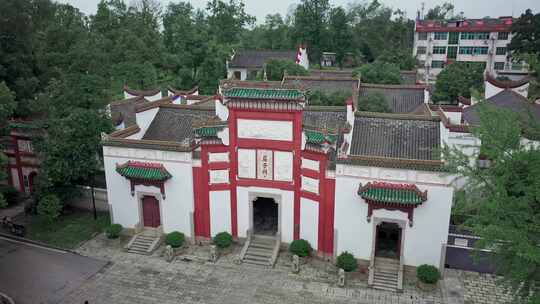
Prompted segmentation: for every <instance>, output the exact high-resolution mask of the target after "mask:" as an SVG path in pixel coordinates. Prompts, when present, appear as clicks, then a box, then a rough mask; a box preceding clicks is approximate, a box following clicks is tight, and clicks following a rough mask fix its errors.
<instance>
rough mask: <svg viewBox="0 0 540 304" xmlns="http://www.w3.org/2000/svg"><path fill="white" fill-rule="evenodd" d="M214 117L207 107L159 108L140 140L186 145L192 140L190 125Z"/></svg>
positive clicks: (212, 111)
mask: <svg viewBox="0 0 540 304" xmlns="http://www.w3.org/2000/svg"><path fill="white" fill-rule="evenodd" d="M213 116H214V110H213V109H212V108H209V107H204V108H203V107H199V108H197V107H189V106H183V107H181V106H166V107H160V108H159V111H158V112H157V114H156V117H155V118H154V120H153V121H152V123H151V124H150V126H149V127H148V130H147V131H146V133H145V134H144V136H143V138H142V139H146V140H159V141H171V142H180V143H183V144H188V143H189V141H190V140H191V139H193V138H194V133H193V126H192V123H193V121H195V120H200V119H207V118H210V117H213Z"/></svg>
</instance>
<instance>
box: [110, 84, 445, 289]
mask: <svg viewBox="0 0 540 304" xmlns="http://www.w3.org/2000/svg"><path fill="white" fill-rule="evenodd" d="M172 95H173V96H169V97H168V98H162V99H158V100H155V101H148V100H146V101H144V102H142V103H141V102H140V101H137V100H134V99H133V98H132V100H134V101H133V103H134V105H133V106H132V108H133V116H134V121H133V123H131V124H130V125H129V126H127V127H125V128H123V129H121V130H118V131H115V132H113V133H112V134H110V135H105V136H104V138H103V146H104V147H103V152H104V160H105V171H106V179H107V191H108V198H109V204H110V210H111V213H112V219H113V222H114V223H119V224H122V226H123V227H124V228H127V229H128V230H131V231H132V232H134V233H135V237H134V238H133V240H132V241H131V242H130V245H129V247H130V249H129V250H131V251H134V252H137V251H139V252H141V251H142V252H143V253H144V252H146V251H147V250H151V247H152V244H155V242H157V241H156V240H155V237H156V236H159V235H160V234H161V233H169V232H171V231H180V232H182V233H184V234H185V235H186V236H187V237H189V238H190V239H191V240H193V241H205V240H209V239H210V238H211V237H213V236H215V235H216V234H217V233H220V232H223V231H226V232H229V233H230V234H232V235H233V237H234V238H237V239H239V240H242V241H244V243H245V248H244V250H243V251H242V255H241V257H240V258H241V259H242V260H243V261H244V262H246V263H254V264H263V265H272V264H273V263H274V261H275V258H276V256H277V253H278V251H279V247H280V246H282V245H286V244H288V243H290V242H292V241H293V240H296V239H300V238H301V239H305V240H307V241H309V243H310V244H311V246H312V247H313V248H314V250H315V251H316V252H317V254H318V255H320V256H323V257H329V258H330V257H335V256H337V255H339V254H340V253H342V252H344V251H348V252H351V253H353V254H354V255H355V257H357V258H358V260H359V261H360V264H361V265H362V267H363V269H365V270H366V271H367V270H369V273H370V284H372V285H374V286H379V287H381V286H382V287H385V286H386V287H388V286H389V288H392V289H400V288H401V284H402V276H403V272H404V271H405V272H406V271H408V270H413V269H414V267H416V266H419V265H421V264H431V265H435V266H437V267H441V265H443V263H444V250H443V247H444V244H445V242H446V240H447V237H448V223H449V218H450V208H451V202H452V196H453V188H452V187H451V178H450V177H449V176H448V175H447V174H445V173H444V172H442V171H443V167H442V162H441V160H440V158H439V155H438V154H437V153H438V152H437V151H438V150H439V148H440V145H441V135H440V132H441V130H440V125H441V124H440V120H439V118H438V117H437V116H432V115H431V114H430V115H411V114H380V113H367V112H357V111H355V109H356V107H357V103H358V102H359V101H358V100H357V98H356V97H353V98H351V99H349V100H348V101H347V105H346V106H343V107H313V106H310V105H309V100H308V99H307V97H306V95H305V92H304V91H303V90H302V89H300V88H298V87H295V86H294V85H292V84H290V85H288V84H282V83H280V82H245V81H244V82H241V81H222V83H221V85H220V89H219V93H218V95H216V96H215V97H214V98H213V102H212V103H209V102H203V103H193V104H190V105H188V104H175V103H174V102H173V101H174V99H175V96H174V92H173V94H172ZM360 102H361V100H360ZM128 103H129V101H128ZM113 114H114V113H113ZM113 116H114V115H113ZM152 236H154V238H152ZM419 248H421V250H419ZM265 250H266V251H265ZM383 272H390V273H391V275H390V277H389V278H388V277H385V274H384V273H383Z"/></svg>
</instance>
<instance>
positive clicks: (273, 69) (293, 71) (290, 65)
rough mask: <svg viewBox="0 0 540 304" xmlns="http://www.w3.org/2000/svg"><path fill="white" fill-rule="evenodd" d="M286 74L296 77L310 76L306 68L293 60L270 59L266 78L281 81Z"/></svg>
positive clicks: (267, 64) (267, 63)
mask: <svg viewBox="0 0 540 304" xmlns="http://www.w3.org/2000/svg"><path fill="white" fill-rule="evenodd" d="M285 73H287V75H295V76H306V75H308V74H309V72H308V71H307V70H306V69H304V67H302V66H300V65H298V64H296V63H295V62H294V61H292V60H279V59H270V60H268V61H267V62H266V77H267V78H268V80H278V81H281V80H282V79H283V75H284V74H285Z"/></svg>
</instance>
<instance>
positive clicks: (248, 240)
mask: <svg viewBox="0 0 540 304" xmlns="http://www.w3.org/2000/svg"><path fill="white" fill-rule="evenodd" d="M251 238H252V232H251V229H248V230H247V231H246V242H245V243H244V247H242V251H240V257H239V260H240V261H242V260H244V257H245V256H246V252H247V250H248V248H249V245H250V244H251Z"/></svg>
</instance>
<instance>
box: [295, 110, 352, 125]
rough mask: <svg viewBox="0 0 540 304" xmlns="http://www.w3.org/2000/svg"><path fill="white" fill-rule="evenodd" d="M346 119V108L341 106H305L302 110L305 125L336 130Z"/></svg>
mask: <svg viewBox="0 0 540 304" xmlns="http://www.w3.org/2000/svg"><path fill="white" fill-rule="evenodd" d="M346 121H347V108H345V107H344V106H343V107H307V108H306V109H305V110H304V112H303V124H304V125H305V126H311V127H316V128H320V129H331V130H337V129H338V128H339V127H342V126H344V125H345V122H346Z"/></svg>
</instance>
